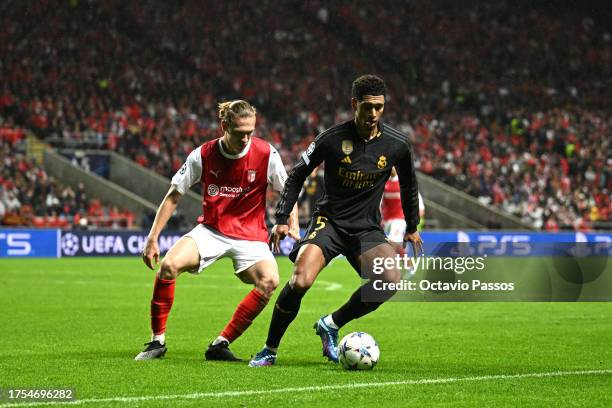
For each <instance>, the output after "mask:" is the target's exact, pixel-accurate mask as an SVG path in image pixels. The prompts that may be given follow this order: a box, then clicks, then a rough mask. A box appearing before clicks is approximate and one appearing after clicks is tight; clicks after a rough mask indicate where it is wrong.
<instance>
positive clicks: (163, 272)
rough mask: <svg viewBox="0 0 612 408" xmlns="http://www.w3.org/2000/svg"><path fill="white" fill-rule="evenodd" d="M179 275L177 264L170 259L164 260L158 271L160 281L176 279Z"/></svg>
mask: <svg viewBox="0 0 612 408" xmlns="http://www.w3.org/2000/svg"><path fill="white" fill-rule="evenodd" d="M179 273H180V268H179V267H178V265H177V263H176V262H174V261H173V260H172V259H171V258H170V259H169V258H164V260H163V261H162V263H161V268H160V269H159V277H160V278H161V279H176V278H177V276H178V275H179Z"/></svg>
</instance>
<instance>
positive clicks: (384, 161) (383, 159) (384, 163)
mask: <svg viewBox="0 0 612 408" xmlns="http://www.w3.org/2000/svg"><path fill="white" fill-rule="evenodd" d="M376 166H377V167H378V168H379V169H384V168H385V167H387V158H386V157H385V156H380V157H379V158H378V163H376Z"/></svg>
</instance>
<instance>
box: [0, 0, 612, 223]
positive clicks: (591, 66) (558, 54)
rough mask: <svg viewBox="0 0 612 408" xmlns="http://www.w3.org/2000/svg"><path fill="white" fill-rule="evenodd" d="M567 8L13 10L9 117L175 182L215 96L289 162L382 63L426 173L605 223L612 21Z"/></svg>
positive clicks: (345, 110) (190, 4) (371, 5)
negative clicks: (242, 111) (238, 110)
mask: <svg viewBox="0 0 612 408" xmlns="http://www.w3.org/2000/svg"><path fill="white" fill-rule="evenodd" d="M570 3H571V2H560V3H559V4H555V5H551V4H548V3H541V4H535V5H534V4H532V3H531V2H527V1H521V0H518V1H513V2H511V1H509V0H505V1H498V2H476V1H473V2H470V1H468V2H452V1H441V2H427V1H422V0H414V1H393V0H386V1H379V2H370V1H366V0H356V1H353V2H350V3H346V2H339V1H309V2H300V1H295V0H290V1H285V2H280V1H272V0H262V1H260V2H257V4H256V5H252V4H251V3H250V2H244V1H238V2H208V1H207V2H204V3H203V2H201V1H195V0H184V1H179V2H162V1H159V0H157V1H155V0H154V1H149V2H145V3H142V2H121V1H120V0H100V1H83V0H80V1H77V0H71V1H63V0H43V1H40V2H34V3H32V2H27V3H22V2H8V3H4V4H3V5H0V11H1V12H0V115H2V116H3V117H4V118H5V119H6V120H7V121H11V123H12V124H14V125H15V126H14V127H19V126H22V127H24V128H28V129H32V130H33V131H34V132H35V133H36V134H37V135H39V136H40V137H42V138H44V139H45V140H46V141H48V142H49V143H51V144H53V145H58V146H64V147H71V146H73V147H94V148H105V149H112V150H116V151H118V152H119V153H121V154H124V155H126V156H128V157H130V158H132V159H133V160H135V161H136V162H138V163H140V164H141V165H143V166H145V167H148V168H151V169H153V170H155V171H157V172H159V173H160V174H162V175H165V176H170V175H171V174H173V173H174V172H175V171H176V170H177V169H178V168H179V167H180V165H181V164H182V161H183V160H184V158H185V157H186V156H187V154H188V153H189V152H190V151H191V149H193V148H194V146H197V145H198V144H200V143H202V142H203V141H205V140H208V139H210V138H213V137H217V136H218V135H219V127H218V120H217V118H216V109H215V104H216V103H217V102H219V101H222V100H227V99H233V98H244V99H248V100H249V101H250V102H252V103H253V104H254V105H255V106H256V107H257V108H258V110H259V115H258V128H257V131H256V133H257V134H256V135H257V136H260V137H263V138H265V139H267V140H269V141H270V142H271V143H273V144H274V145H275V146H277V147H278V149H279V151H280V153H281V155H282V156H283V159H284V161H285V163H286V164H287V165H288V166H291V165H292V164H293V163H294V162H295V160H296V159H297V157H298V155H299V153H300V152H301V151H303V149H304V148H305V147H306V146H307V145H308V144H309V143H310V142H311V141H312V139H313V138H314V136H315V135H316V134H317V133H318V132H320V131H321V130H323V129H324V128H326V127H328V126H330V125H331V124H333V123H334V122H337V121H339V120H344V119H348V118H350V117H351V111H350V103H349V95H350V83H351V80H352V79H353V78H354V77H356V76H357V75H358V74H361V73H366V72H374V73H378V74H379V75H381V76H382V77H383V78H384V79H385V80H386V81H387V83H388V86H389V93H388V103H387V107H386V112H385V116H384V119H385V120H387V121H389V122H390V123H391V124H393V125H395V126H396V127H398V128H399V129H400V130H402V131H404V132H405V133H407V134H408V135H409V137H410V139H411V142H412V144H413V146H414V148H415V156H416V161H417V166H418V168H419V170H420V171H422V172H424V173H426V174H429V175H431V176H433V177H436V178H438V179H440V180H442V181H444V182H446V183H448V184H450V185H452V186H454V187H457V188H459V189H461V190H463V191H465V192H467V193H469V194H472V195H474V196H476V197H478V198H479V200H481V201H482V202H483V203H485V204H490V205H495V206H498V207H499V208H501V209H504V210H506V211H508V212H510V213H512V214H514V215H516V216H518V217H520V218H522V219H523V220H525V221H527V222H529V223H530V224H532V225H534V226H535V227H536V228H542V229H547V230H558V229H579V230H588V229H591V228H597V227H598V226H599V225H609V224H606V223H607V222H609V211H610V206H611V203H610V188H611V187H612V181H611V177H610V176H611V174H610V173H611V169H612V158H611V154H610V149H611V146H610V134H611V126H612V117H611V115H610V110H609V107H610V106H611V105H612V37H611V33H610V27H612V19H611V17H610V15H611V14H610V13H609V12H608V13H597V12H594V11H593V10H589V9H587V8H584V9H582V8H580V6H579V5H576V4H570ZM572 7H573V8H572ZM39 21H40V22H42V23H41V24H32V22H39ZM9 128H11V127H10V126H9Z"/></svg>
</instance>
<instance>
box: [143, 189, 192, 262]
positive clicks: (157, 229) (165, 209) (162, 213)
mask: <svg viewBox="0 0 612 408" xmlns="http://www.w3.org/2000/svg"><path fill="white" fill-rule="evenodd" d="M181 197H183V196H182V194H181V193H179V192H178V190H177V189H176V187H175V186H174V185H172V186H171V187H170V190H168V193H167V194H166V196H165V197H164V199H163V200H162V202H161V204H160V205H159V208H158V209H157V213H156V214H155V220H153V225H151V230H150V231H149V235H148V236H147V241H146V242H145V246H144V250H143V251H142V260H143V262H144V263H145V265H147V267H148V268H149V269H151V270H154V269H155V267H156V266H157V264H158V263H159V245H158V244H157V240H158V238H159V234H160V233H161V231H162V230H163V229H164V227H165V226H166V224H167V223H168V220H169V219H170V217H171V216H172V213H174V211H175V210H176V206H177V205H178V203H179V201H180V200H181ZM153 261H155V263H153Z"/></svg>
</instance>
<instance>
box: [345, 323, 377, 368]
mask: <svg viewBox="0 0 612 408" xmlns="http://www.w3.org/2000/svg"><path fill="white" fill-rule="evenodd" d="M379 357H380V350H379V349H378V343H376V340H374V338H373V337H372V336H370V335H369V334H368V333H364V332H354V333H350V334H347V335H346V336H344V338H343V339H342V340H341V341H340V345H339V346H338V359H339V360H340V364H342V368H344V369H345V370H371V369H373V368H374V366H375V365H376V363H378V358H379Z"/></svg>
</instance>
